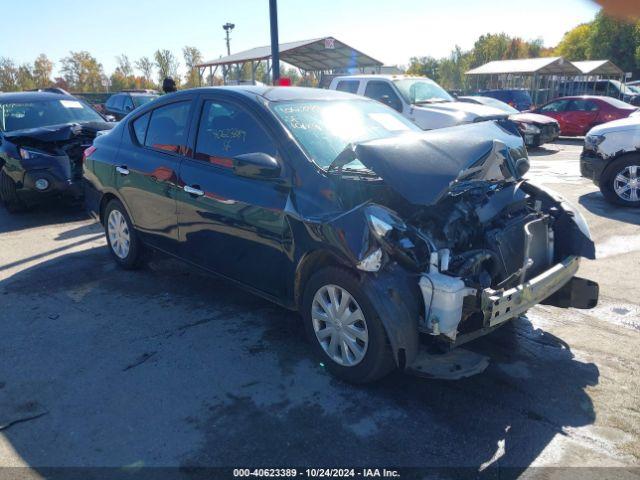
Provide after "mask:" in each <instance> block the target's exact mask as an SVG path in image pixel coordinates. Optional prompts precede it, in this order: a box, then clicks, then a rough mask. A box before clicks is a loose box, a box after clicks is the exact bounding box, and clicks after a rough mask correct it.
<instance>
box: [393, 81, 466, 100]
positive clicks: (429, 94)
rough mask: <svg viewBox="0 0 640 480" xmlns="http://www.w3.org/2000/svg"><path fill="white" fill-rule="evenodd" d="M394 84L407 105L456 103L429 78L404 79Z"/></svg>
mask: <svg viewBox="0 0 640 480" xmlns="http://www.w3.org/2000/svg"><path fill="white" fill-rule="evenodd" d="M394 83H395V85H396V87H398V90H400V94H401V95H402V97H403V98H404V99H405V101H406V102H407V103H431V102H453V101H454V99H453V97H452V96H451V95H449V94H448V93H447V92H446V90H445V89H443V88H442V87H441V86H440V85H438V84H437V83H436V82H434V81H433V80H429V79H428V78H403V79H399V80H394Z"/></svg>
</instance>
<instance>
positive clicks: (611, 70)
mask: <svg viewBox="0 0 640 480" xmlns="http://www.w3.org/2000/svg"><path fill="white" fill-rule="evenodd" d="M571 63H573V64H574V65H575V66H576V67H578V68H579V69H580V71H581V72H582V73H583V74H585V75H623V74H624V71H623V70H622V69H621V68H620V67H618V66H617V65H616V64H615V63H613V62H612V61H611V60H587V61H584V62H571Z"/></svg>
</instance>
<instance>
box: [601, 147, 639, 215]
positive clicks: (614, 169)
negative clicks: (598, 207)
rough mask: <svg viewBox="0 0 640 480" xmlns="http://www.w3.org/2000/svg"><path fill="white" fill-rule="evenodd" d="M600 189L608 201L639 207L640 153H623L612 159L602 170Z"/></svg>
mask: <svg viewBox="0 0 640 480" xmlns="http://www.w3.org/2000/svg"><path fill="white" fill-rule="evenodd" d="M600 191H601V192H602V195H604V198H605V199H606V200H607V201H609V202H610V203H614V204H616V205H622V206H626V207H639V206H640V155H625V156H624V157H621V158H619V159H617V160H614V161H613V162H612V163H611V165H609V166H608V167H607V168H606V169H605V171H604V172H603V175H602V178H601V179H600Z"/></svg>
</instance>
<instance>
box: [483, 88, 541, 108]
mask: <svg viewBox="0 0 640 480" xmlns="http://www.w3.org/2000/svg"><path fill="white" fill-rule="evenodd" d="M478 95H482V96H484V97H491V98H496V99H498V100H500V101H501V102H504V103H506V104H508V105H511V106H512V107H513V108H515V109H516V110H520V111H521V112H522V111H524V110H529V109H530V108H531V105H532V104H533V100H531V95H529V92H528V91H527V90H523V89H519V88H513V89H510V90H485V91H483V92H480V93H479V94H478Z"/></svg>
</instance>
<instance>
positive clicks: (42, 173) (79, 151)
mask: <svg viewBox="0 0 640 480" xmlns="http://www.w3.org/2000/svg"><path fill="white" fill-rule="evenodd" d="M112 127H113V124H110V123H107V122H104V123H101V122H92V123H84V124H77V123H75V124H65V125H54V126H50V127H40V128H33V129H28V130H19V131H15V132H9V133H5V134H4V140H5V142H4V144H3V146H2V150H3V152H2V153H3V155H2V156H3V160H4V166H3V168H4V170H5V172H6V173H7V175H9V176H10V177H11V179H12V180H13V181H14V182H15V184H16V187H17V193H18V195H19V197H20V199H21V200H22V201H23V202H25V203H27V204H29V203H37V202H38V201H41V200H43V199H44V198H49V197H51V196H58V195H64V196H69V197H74V198H79V197H81V195H82V191H83V189H82V183H81V182H82V159H83V152H84V150H85V149H86V148H88V147H90V146H91V144H92V142H93V139H94V138H95V137H96V135H98V132H102V131H105V130H109V129H111V128H112Z"/></svg>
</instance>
